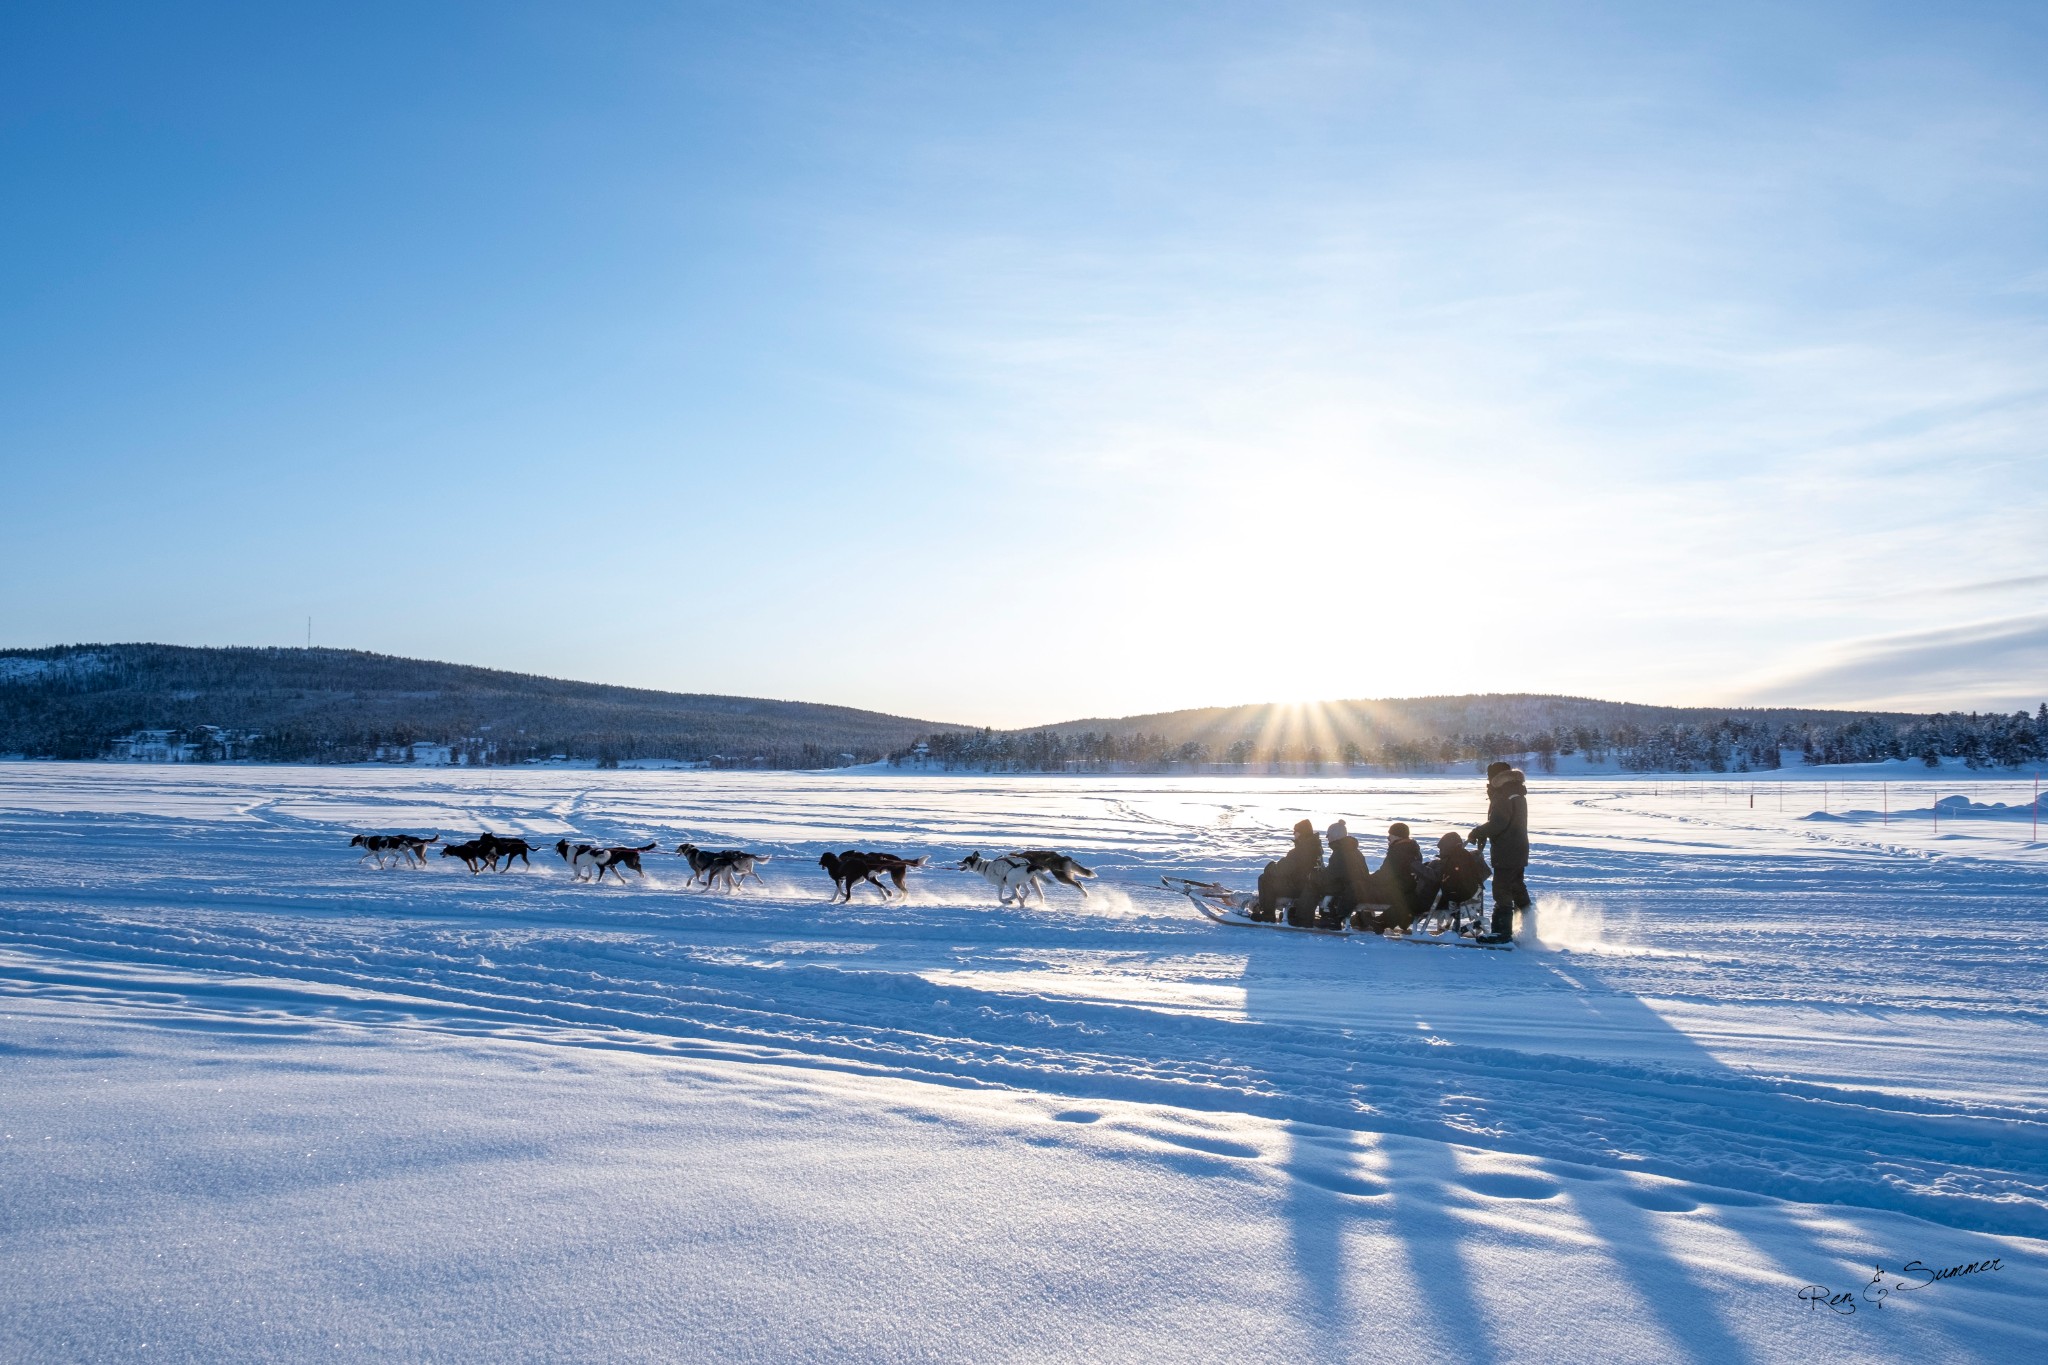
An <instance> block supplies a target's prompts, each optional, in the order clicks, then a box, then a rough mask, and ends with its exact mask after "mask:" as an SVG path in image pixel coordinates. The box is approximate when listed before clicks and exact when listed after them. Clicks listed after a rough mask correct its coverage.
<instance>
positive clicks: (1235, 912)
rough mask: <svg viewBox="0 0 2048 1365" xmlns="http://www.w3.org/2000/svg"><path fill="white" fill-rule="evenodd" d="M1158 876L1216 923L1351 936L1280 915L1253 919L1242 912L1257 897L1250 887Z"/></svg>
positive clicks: (1253, 902) (1342, 936)
mask: <svg viewBox="0 0 2048 1365" xmlns="http://www.w3.org/2000/svg"><path fill="white" fill-rule="evenodd" d="M1159 880H1160V882H1161V883H1162V884H1163V885H1164V886H1165V887H1166V889H1167V890H1169V891H1178V892H1180V893H1181V894H1182V895H1183V896H1186V897H1187V898H1188V900H1190V901H1191V902H1193V904H1194V907H1195V909H1197V910H1199V911H1201V912H1202V913H1203V914H1204V915H1205V916H1207V917H1208V918H1210V919H1212V920H1215V921H1216V922H1217V923H1218V924H1236V925H1241V926H1243V927H1244V928H1247V929H1285V930H1287V931H1288V932H1289V933H1293V934H1321V935H1323V936H1324V937H1325V938H1350V937H1351V930H1349V929H1314V928H1310V927H1309V926H1308V925H1305V924H1289V923H1288V922H1287V921H1286V920H1284V919H1278V920H1264V919H1253V918H1252V917H1251V916H1250V915H1248V914H1246V913H1245V912H1246V911H1247V910H1249V909H1250V908H1251V907H1252V906H1253V905H1254V904H1256V903H1257V901H1258V899H1259V898H1258V896H1257V895H1256V894H1254V893H1252V892H1250V891H1232V890H1231V889H1230V888H1229V887H1227V886H1224V885H1222V884H1221V883H1219V882H1196V881H1189V880H1188V879H1187V878H1186V877H1161V878H1160V879H1159Z"/></svg>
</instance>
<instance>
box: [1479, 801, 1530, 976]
mask: <svg viewBox="0 0 2048 1365" xmlns="http://www.w3.org/2000/svg"><path fill="white" fill-rule="evenodd" d="M1488 840H1491V841H1492V842H1493V929H1492V932H1491V933H1487V934H1482V935H1480V936H1479V942H1481V943H1506V942H1509V941H1510V940H1512V939H1513V938H1514V936H1515V911H1517V910H1527V909H1528V908H1529V904H1530V901H1529V883H1528V882H1527V880H1525V878H1526V876H1527V874H1528V871H1529V786H1528V781H1527V779H1526V778H1524V777H1523V775H1522V771H1521V769H1519V768H1516V767H1514V766H1513V765H1512V764H1507V763H1499V762H1495V763H1489V764H1487V765H1486V823H1485V824H1483V825H1481V826H1479V827H1478V828H1477V829H1475V830H1473V831H1472V833H1471V836H1470V839H1469V842H1470V843H1471V845H1472V847H1473V849H1474V850H1475V851H1477V850H1480V849H1484V848H1485V847H1486V844H1487V841H1488Z"/></svg>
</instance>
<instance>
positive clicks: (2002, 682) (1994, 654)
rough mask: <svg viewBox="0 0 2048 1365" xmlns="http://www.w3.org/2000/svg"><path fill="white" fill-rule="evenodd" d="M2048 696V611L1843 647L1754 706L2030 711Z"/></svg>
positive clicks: (1768, 689)
mask: <svg viewBox="0 0 2048 1365" xmlns="http://www.w3.org/2000/svg"><path fill="white" fill-rule="evenodd" d="M2044 696H2048V612H2041V613H2035V614H2033V615H2028V616H2013V617H2006V618H2004V619H2002V620H1996V621H1977V622H1971V623H1970V624H1967V625H1960V626H1948V627H1943V628H1941V629H1938V630H1922V631H1912V632H1908V633H1904V634H1898V635H1883V636H1876V637H1873V638H1870V639H1864V640H1852V641H1845V642H1843V643H1841V644H1839V645H1836V646H1833V647H1832V648H1830V649H1829V650H1828V651H1827V653H1826V655H1824V656H1823V658H1822V659H1820V660H1819V661H1817V662H1815V663H1813V664H1811V665H1809V666H1807V667H1805V668H1804V669H1802V670H1800V671H1796V672H1793V673H1791V674H1789V675H1786V676H1783V677H1780V678H1778V679H1776V680H1774V681H1772V682H1770V683H1768V684H1766V685H1764V686H1763V687H1760V688H1758V689H1757V691H1756V692H1755V694H1754V699H1755V700H1757V701H1768V702H1780V703H1803V704H1807V705H1837V706H1869V707H1898V708H1901V709H1920V708H1926V707H1939V708H1942V709H1948V708H1950V707H1955V706H1974V707H1984V708H1991V709H1998V710H2004V709H2007V708H2017V707H2031V706H2033V705H2034V704H2036V703H2037V702H2039V701H2040V700H2041V699H2042V698H2043V697H2044Z"/></svg>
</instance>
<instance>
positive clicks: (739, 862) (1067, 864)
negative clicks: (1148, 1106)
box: [348, 830, 1095, 905]
mask: <svg viewBox="0 0 2048 1365" xmlns="http://www.w3.org/2000/svg"><path fill="white" fill-rule="evenodd" d="M348 842H349V847H351V848H360V849H361V850H363V853H362V857H361V858H359V859H358V860H357V861H359V862H362V861H373V862H375V864H376V865H377V866H378V867H425V866H426V865H427V848H428V846H429V845H432V844H441V856H442V857H444V858H460V859H461V860H462V865H463V866H464V867H467V868H468V869H469V870H470V872H471V873H472V874H476V873H481V872H483V871H485V870H486V869H488V870H490V871H492V872H504V871H507V870H509V869H510V868H511V866H512V862H513V860H514V859H517V860H518V861H520V862H521V863H524V864H525V865H526V866H527V867H532V866H533V862H532V860H531V859H530V858H529V857H528V856H527V855H528V854H531V853H539V852H541V851H542V850H541V847H540V845H537V844H530V843H528V842H527V841H526V840H524V839H516V838H506V837H505V836H503V835H499V834H492V833H491V832H490V831H488V830H486V831H485V832H484V833H482V834H479V835H478V836H477V837H476V838H474V839H469V840H465V841H464V842H462V843H459V844H442V843H441V836H440V835H438V834H434V835H414V834H358V835H356V836H355V837H354V838H352V839H350V840H349V841H348ZM655 847H656V845H655V844H652V843H646V844H640V845H638V846H620V845H605V844H587V843H572V842H570V841H569V840H567V839H557V840H556V841H555V852H556V854H557V855H559V856H560V857H561V859H562V861H563V862H564V863H566V864H568V866H569V871H570V872H571V874H572V875H573V876H574V878H575V880H577V881H579V882H583V881H587V882H600V881H603V880H604V877H605V874H606V873H607V872H609V873H610V874H611V875H612V876H613V877H614V878H615V879H616V880H618V881H621V882H623V881H625V880H626V873H627V872H629V871H630V872H632V873H634V874H635V875H636V876H639V877H641V878H642V879H645V878H646V876H647V872H646V869H645V868H643V867H642V866H641V863H640V855H641V854H643V853H651V852H653V850H654V849H655ZM676 856H677V857H679V858H682V859H684V860H685V861H686V862H688V863H689V865H690V879H689V881H687V882H685V883H684V885H686V886H695V885H697V883H698V881H699V880H700V879H701V880H702V881H703V884H704V889H705V890H707V891H710V890H715V889H717V888H719V887H721V886H723V888H724V889H725V890H727V891H737V890H739V888H740V887H741V886H742V885H744V884H745V883H746V880H747V878H749V877H752V878H753V879H754V880H755V881H756V882H758V883H760V884H761V885H763V886H766V885H767V884H768V883H767V879H766V878H764V877H762V875H761V871H760V868H761V864H763V863H766V862H768V861H770V858H771V855H769V854H766V853H751V852H748V851H747V850H745V849H738V848H728V849H720V850H716V851H713V850H711V849H704V848H699V847H697V845H695V844H678V845H677V846H676ZM930 861H931V858H930V855H925V856H923V857H918V858H904V857H899V856H898V855H896V854H894V853H875V852H863V851H862V850H860V849H852V848H849V849H847V850H846V851H845V852H843V853H827V854H825V855H824V856H823V857H821V858H819V859H818V866H820V867H822V868H824V869H825V872H826V875H828V876H830V877H831V878H832V899H834V900H835V901H845V902H851V901H852V899H853V893H854V890H855V889H856V888H857V887H859V886H860V885H862V884H863V883H865V884H866V885H868V886H872V887H874V888H875V890H877V891H879V892H881V893H882V899H883V900H888V899H890V896H891V893H890V890H889V885H888V884H885V883H884V882H882V881H881V880H878V877H886V878H887V879H888V883H890V884H893V885H894V886H895V888H896V892H897V893H898V894H908V892H909V887H908V886H907V884H906V882H905V878H906V877H907V876H908V875H909V873H910V872H911V871H912V869H914V868H920V867H923V866H925V865H926V864H927V863H929V862H930ZM958 866H959V869H960V870H961V871H964V872H975V873H979V874H980V875H981V876H982V877H984V878H986V879H987V880H988V882H989V884H990V885H992V886H994V887H995V888H996V894H997V897H998V899H1000V900H1001V902H1002V903H1003V904H1004V905H1008V904H1010V903H1011V901H1012V899H1013V898H1014V899H1015V901H1016V903H1017V904H1018V905H1022V904H1023V903H1024V899H1025V897H1026V896H1028V895H1030V894H1031V893H1032V892H1036V893H1037V894H1038V899H1039V900H1040V901H1041V902H1043V901H1044V900H1045V887H1044V884H1043V883H1042V881H1041V880H1040V879H1041V878H1045V877H1050V878H1052V879H1053V880H1054V881H1057V882H1059V883H1060V884H1062V885H1064V886H1071V887H1073V888H1074V889H1075V890H1076V891H1079V892H1080V893H1081V895H1082V898H1083V899H1086V898H1087V895H1088V888H1087V887H1085V886H1083V885H1081V878H1084V877H1093V876H1094V875H1095V872H1094V870H1093V869H1092V868H1086V867H1083V866H1081V864H1080V862H1079V861H1078V860H1077V859H1074V858H1072V857H1069V856H1068V855H1067V854H1064V853H1059V852H1056V851H1055V850H1053V849H1049V848H1032V849H1024V850H1022V851H1021V852H1017V853H1005V854H1003V855H1002V856H1001V857H998V858H984V857H982V856H981V853H980V851H979V850H976V851H975V852H973V853H970V854H968V855H967V856H966V857H965V858H963V859H962V860H961V861H960V863H959V864H958Z"/></svg>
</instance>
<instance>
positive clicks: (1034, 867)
mask: <svg viewBox="0 0 2048 1365" xmlns="http://www.w3.org/2000/svg"><path fill="white" fill-rule="evenodd" d="M1004 856H1005V857H1009V858H1022V859H1023V860H1024V864H1025V866H1027V867H1029V868H1030V869H1031V885H1032V888H1033V889H1034V890H1036V891H1037V892H1038V898H1039V899H1040V900H1044V899H1045V888H1044V887H1042V886H1040V885H1039V884H1038V878H1039V877H1040V876H1046V877H1050V878H1052V879H1053V880H1054V881H1056V882H1058V883H1059V884H1060V885H1062V886H1071V887H1073V888H1074V889H1075V890H1076V891H1078V892H1080V893H1081V899H1082V900H1087V899H1088V888H1087V887H1085V886H1083V885H1081V883H1080V882H1079V881H1077V880H1075V879H1076V878H1077V877H1092V876H1094V875H1095V873H1094V871H1093V870H1092V869H1089V868H1085V867H1083V866H1081V864H1080V863H1078V862H1076V861H1075V860H1074V859H1072V858H1069V857H1068V856H1067V855H1066V854H1064V853H1055V852H1053V851H1052V850H1051V849H1049V848H1027V849H1022V850H1019V851H1018V852H1016V853H1009V854H1005V855H1004Z"/></svg>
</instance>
